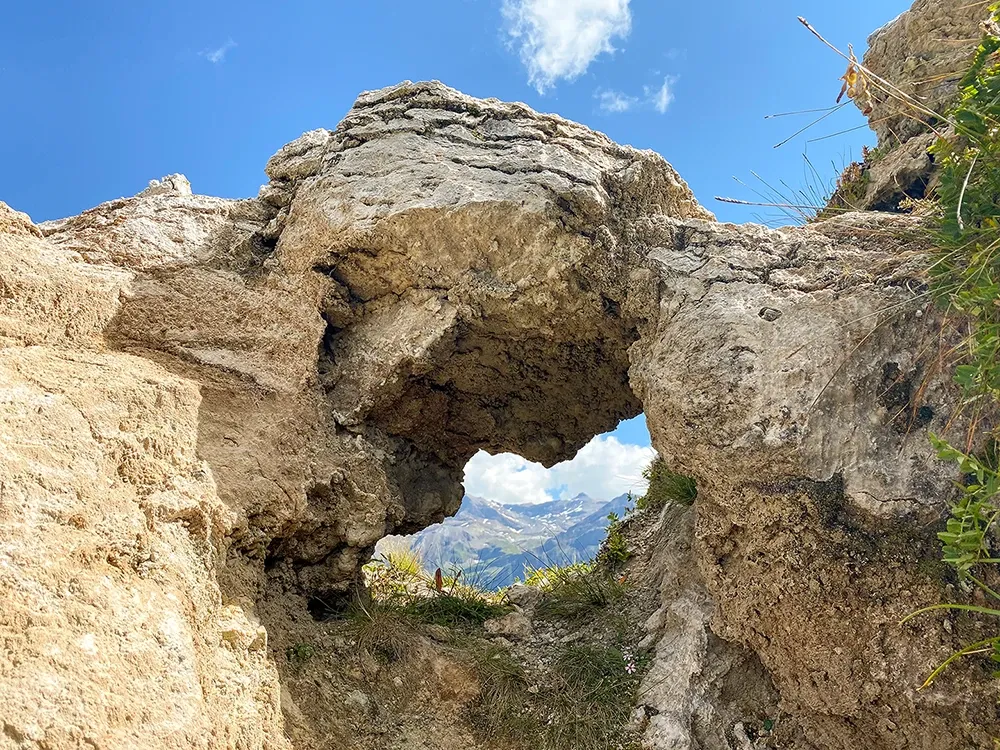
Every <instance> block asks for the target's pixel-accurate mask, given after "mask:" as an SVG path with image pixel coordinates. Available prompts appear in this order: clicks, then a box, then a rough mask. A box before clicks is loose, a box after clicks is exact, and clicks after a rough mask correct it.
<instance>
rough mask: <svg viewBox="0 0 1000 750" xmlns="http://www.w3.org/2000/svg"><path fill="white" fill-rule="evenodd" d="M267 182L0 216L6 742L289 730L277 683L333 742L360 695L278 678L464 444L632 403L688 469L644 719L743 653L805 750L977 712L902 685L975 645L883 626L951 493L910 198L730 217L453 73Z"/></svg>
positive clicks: (514, 447)
mask: <svg viewBox="0 0 1000 750" xmlns="http://www.w3.org/2000/svg"><path fill="white" fill-rule="evenodd" d="M267 172H268V175H269V176H270V177H271V182H270V184H269V185H267V186H265V188H263V190H262V192H261V195H260V198H259V199H258V200H253V201H223V200H219V199H213V198H206V197H203V196H194V195H189V194H187V190H186V189H185V187H184V184H185V183H184V182H182V181H180V180H179V179H175V178H173V177H171V178H168V179H166V180H165V181H164V182H162V183H161V184H159V185H156V186H154V188H156V189H154V190H151V191H144V192H143V193H142V194H140V195H139V196H136V197H133V198H127V199H121V200H119V201H112V202H110V203H106V204H103V205H102V206H99V207H97V208H96V209H93V210H91V211H88V212H85V213H84V214H83V215H81V216H79V217H75V218H72V219H66V220H63V221H60V222H51V223H48V224H45V225H43V226H42V227H41V232H42V233H43V234H44V235H45V237H44V238H41V237H39V236H38V235H37V233H36V232H35V231H33V230H32V228H31V225H30V223H28V222H27V220H26V219H25V218H24V217H22V216H19V215H15V214H13V213H11V212H7V211H6V210H5V211H4V212H3V213H2V214H0V216H2V217H6V218H4V219H3V221H4V222H5V223H4V224H3V226H5V227H8V228H9V231H6V233H5V234H3V235H0V279H2V280H3V287H0V288H2V289H4V290H6V289H11V290H16V294H7V293H4V294H3V295H2V296H0V326H2V327H0V336H2V338H0V344H2V347H3V348H0V393H3V394H6V395H5V396H4V398H3V400H0V415H2V419H3V422H2V427H0V434H3V435H4V439H5V442H4V444H3V445H2V453H0V488H2V491H3V495H2V498H3V501H2V502H3V504H2V505H0V529H2V534H0V540H2V542H3V543H2V545H0V555H4V556H6V557H0V563H2V564H0V585H2V586H3V587H4V590H3V592H2V597H3V601H4V602H5V608H4V609H3V610H2V611H0V642H2V643H4V650H2V651H0V706H4V707H5V708H6V707H7V706H13V707H14V708H13V709H8V712H9V715H10V716H11V717H12V718H7V716H4V717H3V718H4V721H5V722H6V725H5V727H13V729H6V730H5V731H6V733H7V736H6V737H5V738H4V741H7V737H10V738H12V739H11V740H10V742H9V743H8V744H10V743H13V742H16V743H18V744H17V745H14V746H15V747H19V748H20V747H38V748H40V747H45V744H43V743H47V744H48V746H50V747H51V746H56V747H58V746H60V745H63V746H68V747H75V746H82V745H83V744H84V743H85V742H86V741H87V738H91V739H93V740H94V741H95V742H98V743H103V745H104V746H105V747H108V748H110V749H111V750H117V748H125V747H134V746H137V743H139V745H138V746H143V747H149V748H161V747H162V748H170V747H213V748H214V747H219V748H221V747H240V748H243V747H246V748H265V747H274V748H280V747H287V746H288V741H287V740H286V738H285V735H284V731H283V727H282V717H281V716H280V715H279V714H278V707H279V705H280V704H281V703H283V704H284V706H285V711H286V714H287V717H288V722H289V725H290V726H292V727H293V733H294V734H295V736H296V737H309V738H311V739H309V741H308V742H309V744H308V745H307V746H310V747H311V746H314V745H315V746H322V742H323V739H322V738H323V736H324V735H323V732H321V731H319V730H318V729H314V728H311V727H310V726H309V722H310V721H311V720H312V719H311V718H310V717H315V716H326V715H328V714H329V713H330V712H333V711H342V710H343V709H344V700H345V697H346V696H345V695H342V694H339V693H338V692H337V691H336V690H332V689H331V690H318V691H312V692H310V693H309V694H310V695H314V694H315V696H316V697H315V700H314V702H315V705H309V706H303V705H302V704H303V698H302V694H301V693H299V694H297V695H295V696H293V697H292V698H290V699H288V700H284V701H281V700H280V696H281V691H280V689H279V686H278V682H277V670H276V667H275V659H277V660H279V661H280V659H281V658H283V653H284V652H283V650H282V649H284V648H287V647H288V646H293V645H294V643H296V642H298V641H292V640H290V634H291V632H292V631H293V630H294V631H295V633H297V634H299V635H298V636H297V637H303V636H302V634H305V635H308V634H309V633H310V632H313V633H315V632H316V631H317V629H319V628H320V627H321V626H320V625H318V624H316V623H315V622H313V620H312V617H311V615H315V616H320V617H322V616H324V615H325V614H326V613H327V612H328V611H335V608H336V607H337V606H339V605H340V604H342V603H343V596H344V594H345V592H347V591H348V590H349V588H350V586H351V585H352V583H354V582H355V580H356V577H357V574H358V568H359V566H360V565H361V564H362V563H363V562H364V561H365V560H366V558H367V556H368V555H369V553H370V551H371V549H372V547H373V546H374V544H375V542H376V541H378V540H379V539H380V538H382V537H383V536H385V535H387V534H390V533H394V532H395V533H406V532H408V531H412V530H415V529H418V528H422V527H424V526H426V525H428V524H430V523H433V522H435V521H437V520H440V519H441V518H442V517H443V515H444V514H446V513H452V512H454V511H455V510H457V507H458V502H459V499H460V497H461V485H460V480H461V472H462V468H463V466H464V464H465V462H466V461H467V460H468V459H469V458H470V457H471V456H472V455H473V454H474V453H475V452H476V451H477V450H480V449H486V450H490V451H503V450H511V451H515V452H518V453H521V454H522V455H524V456H526V457H528V458H533V459H537V460H541V461H544V462H546V463H552V462H555V461H558V460H560V459H563V458H568V457H570V456H571V455H573V453H574V452H575V451H576V450H577V449H579V448H580V447H581V446H583V445H584V444H585V443H586V442H587V441H588V440H589V439H590V438H591V437H592V436H593V435H595V434H597V433H600V432H603V431H606V430H608V429H610V428H612V427H614V426H615V424H616V423H617V422H618V420H620V419H622V418H624V417H630V416H633V415H635V414H637V413H638V412H639V411H640V409H643V410H645V412H646V416H647V420H648V423H649V426H650V430H651V434H652V437H653V442H654V445H655V446H656V447H657V449H658V450H659V451H660V452H661V453H662V454H663V455H664V456H665V457H667V459H668V460H669V462H670V464H671V465H672V466H673V467H674V468H676V469H678V470H681V471H684V472H686V473H689V474H691V475H692V476H695V477H696V478H697V479H698V482H699V499H698V504H697V506H696V510H695V514H696V516H697V518H696V520H695V521H694V528H695V536H694V539H693V541H692V543H691V544H690V546H689V547H688V548H685V549H682V550H681V549H676V548H675V547H673V546H671V545H673V544H674V542H675V541H676V539H674V538H672V537H670V534H669V532H668V530H667V527H664V530H663V532H662V534H663V536H662V543H663V548H664V550H665V552H664V554H663V555H661V556H660V558H659V559H660V560H661V563H662V565H663V568H664V571H663V582H662V583H661V594H662V597H663V598H662V601H661V604H662V608H661V615H662V617H661V618H660V619H659V620H658V621H657V623H653V624H652V625H651V627H650V636H651V642H652V641H655V642H656V644H657V646H656V648H657V653H658V654H659V658H660V660H663V659H669V658H671V657H670V653H671V649H672V648H673V646H671V645H670V644H671V643H674V644H675V645H676V647H677V648H682V649H683V652H684V654H685V657H684V659H683V660H678V662H677V664H676V665H675V666H676V668H675V669H672V670H671V669H667V666H668V665H664V664H660V665H658V666H654V671H656V670H660V671H659V672H657V673H658V674H660V673H662V674H668V675H672V679H674V678H676V680H677V682H676V684H675V687H676V686H680V688H679V689H676V690H674V691H673V692H671V691H669V690H666V691H663V690H661V691H659V692H658V693H655V695H654V694H651V695H650V697H649V705H651V706H654V704H655V706H654V707H656V709H657V710H658V711H660V714H661V715H663V716H664V719H663V720H660V721H654V720H652V719H651V721H650V724H649V727H647V728H648V729H649V731H650V732H651V734H649V736H650V737H651V738H654V739H653V741H654V743H659V745H660V746H664V747H666V746H670V744H669V743H670V742H674V740H675V739H677V738H680V740H678V741H687V742H689V743H691V742H693V741H694V740H695V739H697V738H698V735H697V734H696V733H693V729H692V727H694V725H695V724H696V723H697V722H698V721H700V720H701V717H713V716H714V717H721V718H719V721H722V722H723V723H726V725H727V726H728V725H729V724H728V722H729V721H730V720H731V719H733V720H734V719H735V718H738V717H736V716H735V715H734V714H733V712H732V710H730V709H731V706H730V704H728V703H726V701H725V700H723V699H721V698H720V697H719V696H721V695H723V693H725V690H724V689H723V688H725V687H726V685H727V683H726V682H725V678H724V677H719V678H718V679H715V676H712V675H713V674H714V673H712V670H713V669H718V670H720V671H725V668H726V665H730V666H732V665H737V666H738V665H743V666H740V667H739V668H738V669H736V671H734V672H733V674H734V675H744V676H746V679H754V680H759V683H760V684H758V685H755V686H754V689H757V688H760V690H761V691H762V692H763V693H767V691H768V690H770V689H771V688H770V686H771V685H772V684H773V687H774V689H775V690H776V691H777V692H778V694H779V696H780V701H781V708H782V711H783V712H785V715H786V716H787V720H786V721H787V724H788V726H789V727H790V730H789V731H790V732H792V734H791V735H789V736H794V741H795V742H799V746H801V747H810V746H817V747H875V748H881V747H897V746H915V747H926V748H951V747H955V748H959V747H963V748H964V747H967V746H969V745H975V744H976V743H978V742H980V741H981V740H982V739H983V737H984V736H985V733H986V732H988V731H991V728H992V727H993V726H994V724H993V723H991V722H995V718H994V719H982V717H981V716H980V715H979V714H977V713H976V712H977V711H981V710H983V709H984V706H985V705H987V704H988V701H985V702H984V698H983V696H982V695H981V694H979V693H977V692H976V691H975V690H973V689H970V690H969V691H968V693H967V695H965V696H963V697H965V698H967V699H968V700H967V702H966V704H965V705H964V706H963V707H960V708H956V705H955V700H954V699H953V696H954V691H951V692H949V691H948V689H947V688H938V687H936V686H935V687H932V688H931V689H929V690H927V691H924V692H922V693H920V694H917V693H916V692H915V685H916V681H917V680H918V678H919V676H920V675H922V674H926V670H927V669H928V668H929V666H930V665H932V664H934V663H935V661H936V660H939V659H940V658H941V657H942V654H946V653H947V650H948V649H949V648H954V646H955V645H956V643H957V640H956V638H955V637H954V636H949V635H948V634H935V637H934V638H928V637H927V634H926V631H922V630H920V629H913V628H901V627H900V626H899V625H898V621H899V619H900V617H901V615H902V614H903V613H905V612H906V611H909V610H912V609H915V608H916V607H917V606H920V605H922V604H926V603H928V600H929V599H932V598H933V597H934V596H935V595H936V594H937V593H938V591H939V586H938V585H937V584H935V582H934V580H933V579H932V578H931V576H930V574H929V573H928V572H927V570H926V569H925V568H921V566H920V559H922V558H921V555H925V552H926V550H927V549H929V547H928V545H931V546H933V545H934V544H936V543H935V542H934V539H933V529H934V527H933V521H934V519H936V518H937V517H938V516H939V515H940V513H941V511H942V509H943V508H944V505H945V498H946V489H947V487H948V486H949V482H950V479H951V477H950V475H949V473H948V471H947V469H945V468H943V467H942V466H941V465H939V464H937V463H936V462H935V461H934V460H933V459H932V455H931V451H930V446H929V443H928V441H927V440H926V432H927V430H928V429H934V430H937V431H942V430H946V429H947V427H948V425H950V424H951V417H952V416H953V414H952V412H953V404H954V394H953V393H952V392H951V391H950V390H949V387H948V386H947V380H948V378H947V376H946V375H944V374H942V373H940V372H938V371H937V370H935V369H934V367H935V362H936V361H937V360H936V350H935V348H934V344H935V343H936V342H938V340H939V334H940V321H939V320H938V319H937V318H936V317H935V315H934V313H933V310H932V309H929V308H927V306H926V299H925V297H923V296H921V290H922V286H921V285H922V284H923V274H922V271H921V269H922V268H923V265H924V260H923V259H922V253H923V250H924V248H923V246H922V244H921V241H920V236H921V235H920V232H919V226H918V225H917V224H916V223H914V222H913V221H910V220H906V219H898V218H897V219H893V218H886V217H877V216H875V217H872V216H868V215H849V216H846V217H843V218H840V219H838V220H836V221H829V222H824V223H821V224H817V225H814V226H812V227H810V228H806V229H783V230H777V231H775V230H767V229H765V228H762V227H756V226H744V227H736V226H733V225H724V224H717V223H715V222H714V221H712V217H711V215H710V214H709V213H708V212H706V211H705V210H704V209H702V208H701V207H700V206H698V205H697V203H696V202H695V200H694V198H693V196H692V194H691V192H690V190H689V189H688V188H687V186H686V185H685V184H684V182H683V181H682V180H681V179H680V177H679V176H678V175H677V174H676V172H675V171H674V170H673V169H672V168H671V167H670V166H669V165H668V164H667V163H666V162H665V161H664V160H663V159H662V158H661V157H659V156H658V155H655V154H652V153H650V152H645V151H637V150H634V149H630V148H627V147H622V146H618V145H616V144H614V143H612V142H611V141H610V140H608V139H607V138H606V137H604V136H602V135H600V134H597V133H593V132H591V131H589V130H587V129H585V128H583V127H582V126H580V125H577V124H574V123H569V122H567V121H565V120H562V119H561V118H558V117H555V116H550V115H540V114H537V113H535V112H533V111H531V110H530V109H528V108H527V107H525V106H524V105H520V104H505V103H501V102H497V101H495V100H477V99H473V98H471V97H467V96H465V95H462V94H460V93H458V92H455V91H453V90H451V89H448V88H447V87H445V86H443V85H441V84H438V83H421V84H411V83H406V84H401V85H400V86H396V87H393V88H391V89H386V90H383V91H379V92H371V93H367V94H364V95H362V96H361V97H360V98H359V100H358V103H357V104H356V105H355V108H354V109H353V110H352V111H351V113H349V115H348V116H347V118H346V119H345V120H344V122H343V123H342V124H341V125H340V127H338V128H337V130H335V131H332V132H330V131H313V132H311V133H308V134H306V135H305V136H303V138H302V139H300V140H299V141H296V142H295V143H293V144H290V145H289V146H286V147H285V148H284V149H282V151H280V152H279V153H278V154H277V155H276V156H275V157H273V158H272V159H271V161H270V162H269V163H268V167H267ZM953 427H954V428H955V429H958V428H959V427H960V425H957V424H956V425H953ZM689 521H690V519H689ZM682 527H683V524H679V525H675V526H674V527H673V528H682ZM674 553H676V554H674ZM678 566H684V570H683V576H679V574H678V573H677V568H678ZM671 575H676V576H678V580H676V581H669V580H667V578H668V577H669V576H671ZM657 577H658V576H653V578H657ZM261 601H262V602H266V606H262V607H259V608H258V607H257V606H256V605H255V602H261ZM258 610H259V613H258ZM310 610H311V612H310ZM258 616H259V617H260V618H261V619H260V621H259V622H258V621H257V619H256V618H257V617H258ZM4 618H6V619H4ZM720 637H721V638H723V639H725V640H726V641H728V643H726V644H720V643H719V638H720ZM664 638H666V639H667V640H664ZM671 638H673V639H674V640H673V641H671V640H670V639H671ZM275 644H277V645H275ZM838 649H839V651H838ZM3 660H6V661H3ZM748 665H749V666H748ZM376 666H377V665H376ZM743 667H746V669H744V668H743ZM751 667H752V668H751ZM332 668H333V667H328V670H329V669H332ZM664 670H666V671H664ZM319 674H322V672H319ZM285 679H288V677H287V676H286V678H285ZM401 679H402V677H401ZM463 695H465V693H463ZM693 698H697V701H698V704H697V706H695V704H694V703H691V702H689V703H684V704H682V703H681V702H683V701H688V700H689V699H693ZM466 699H471V698H469V697H468V696H465V697H463V698H462V700H463V701H465V700H466ZM887 716H888V717H891V718H890V719H888V720H887V719H886V717H887ZM956 717H958V719H956ZM331 736H333V735H331ZM337 736H339V735H337ZM345 736H349V732H346V733H345ZM703 736H704V737H708V739H706V740H705V741H706V742H707V743H709V745H708V746H714V745H712V743H721V742H722V741H723V740H722V739H720V738H719V736H718V735H711V733H709V734H704V733H703ZM657 737H658V738H659V739H656V738H657ZM137 738H139V739H137ZM671 738H673V739H671ZM790 741H791V740H790ZM810 743H811V745H810ZM718 746H720V747H721V744H720V745H718ZM789 746H792V745H789Z"/></svg>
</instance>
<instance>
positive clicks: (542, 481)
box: [465, 435, 655, 505]
mask: <svg viewBox="0 0 1000 750" xmlns="http://www.w3.org/2000/svg"><path fill="white" fill-rule="evenodd" d="M654 455H655V451H654V450H653V449H652V448H650V447H648V446H647V447H641V446H638V445H631V444H628V443H620V442H619V441H618V439H617V438H616V437H614V436H613V435H598V436H597V437H595V438H594V439H593V440H591V441H590V442H589V443H587V445H585V446H584V447H583V448H581V449H580V451H579V452H578V453H577V454H576V456H574V457H573V458H572V459H571V460H569V461H563V462H562V463H558V464H556V465H555V466H553V467H552V468H551V469H546V468H545V467H544V466H542V465H541V464H537V463H534V462H532V461H527V460H525V459H523V458H521V457H520V456H515V455H514V454H512V453H501V454H500V455H497V456H491V455H490V454H488V453H486V452H485V451H480V452H479V453H477V454H476V455H475V456H473V457H472V459H471V460H470V461H469V463H468V464H466V466H465V491H466V492H467V493H468V494H470V495H476V496H478V497H485V498H488V499H490V500H495V501H497V502H501V503H506V504H511V505H514V504H518V503H541V502H545V501H546V500H552V499H554V498H559V497H573V496H575V495H578V494H580V493H581V492H585V493H586V494H588V495H590V496H591V497H593V498H596V499H598V500H610V499H611V498H613V497H617V496H618V495H621V494H623V493H625V492H628V491H632V492H633V493H636V494H642V493H643V492H645V491H646V484H645V481H644V480H643V478H642V470H643V469H644V468H645V467H646V465H647V464H648V463H649V462H650V461H651V460H652V458H653V456H654Z"/></svg>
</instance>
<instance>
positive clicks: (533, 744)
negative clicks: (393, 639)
mask: <svg viewBox="0 0 1000 750" xmlns="http://www.w3.org/2000/svg"><path fill="white" fill-rule="evenodd" d="M474 662H475V669H476V672H477V674H478V676H479V680H480V684H481V686H482V693H481V695H480V697H479V699H478V700H477V701H476V703H475V704H474V706H473V707H472V716H471V718H472V723H473V726H474V727H476V729H477V730H478V732H479V733H480V734H481V735H482V737H483V738H484V739H486V740H489V741H491V742H497V741H498V740H501V741H504V742H506V743H509V744H512V745H514V746H515V747H522V748H525V749H526V750H607V749H608V748H623V749H625V748H638V742H637V738H634V737H630V736H629V735H628V733H627V732H626V730H625V726H626V724H627V723H628V721H629V718H630V716H631V712H632V709H633V707H634V705H635V701H636V692H637V690H638V687H639V683H640V681H641V679H642V674H643V672H644V667H645V664H644V662H643V660H641V659H639V658H637V657H635V656H633V655H632V654H631V653H630V652H628V651H627V650H623V649H621V648H620V647H617V646H611V647H609V646H603V645H594V644H590V645H570V646H565V647H563V648H562V649H561V650H560V651H559V652H558V653H557V654H556V656H555V658H554V659H553V663H552V665H551V667H550V669H549V670H548V671H547V673H546V677H545V680H546V681H545V684H544V685H540V686H535V689H534V691H532V690H529V684H528V679H527V676H526V675H525V672H524V668H523V667H522V666H521V664H520V663H519V662H518V661H517V659H516V658H515V657H514V656H513V655H512V654H511V653H510V652H509V651H507V650H506V649H503V648H500V647H498V646H494V645H488V646H486V647H484V648H483V649H481V650H480V651H478V652H477V653H476V654H475V658H474Z"/></svg>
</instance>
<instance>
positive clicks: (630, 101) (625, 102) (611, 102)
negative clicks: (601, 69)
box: [594, 89, 639, 113]
mask: <svg viewBox="0 0 1000 750" xmlns="http://www.w3.org/2000/svg"><path fill="white" fill-rule="evenodd" d="M594 98H596V99H597V104H598V106H599V107H600V108H601V111H602V112H616V113H617V112H628V111H629V110H630V109H632V107H634V106H635V105H636V104H637V103H638V102H639V100H638V99H637V98H636V97H634V96H628V95H627V94H623V93H622V92H621V91H614V90H613V89H604V90H598V91H596V92H595V93H594Z"/></svg>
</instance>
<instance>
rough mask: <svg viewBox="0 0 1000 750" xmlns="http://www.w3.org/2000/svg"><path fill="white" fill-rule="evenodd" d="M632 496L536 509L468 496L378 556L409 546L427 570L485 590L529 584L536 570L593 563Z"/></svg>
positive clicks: (579, 499) (388, 541)
mask: <svg viewBox="0 0 1000 750" xmlns="http://www.w3.org/2000/svg"><path fill="white" fill-rule="evenodd" d="M629 505H630V500H629V495H628V494H624V495H619V496H618V497H616V498H614V499H612V500H595V499H594V498H592V497H590V496H588V495H585V494H580V495H577V496H575V497H572V498H568V499H560V500H552V501H549V502H545V503H538V504H533V505H504V504H501V503H498V502H495V501H493V500H488V499H486V498H482V497H474V496H472V495H466V496H465V498H463V500H462V507H461V508H460V509H459V511H458V513H457V514H456V515H455V516H453V517H451V518H446V519H445V520H444V522H443V523H438V524H434V525H433V526H428V527H427V528H426V529H424V530H423V531H421V532H420V533H418V534H414V535H413V536H409V537H401V536H390V537H386V538H385V539H383V540H382V541H381V542H379V545H378V547H376V556H377V555H378V554H380V553H384V552H385V551H386V550H389V549H393V548H397V549H398V548H399V547H401V546H402V547H409V548H410V549H412V550H413V551H414V552H416V553H418V554H419V555H420V557H421V559H422V560H423V563H424V566H425V567H426V568H428V569H429V570H431V571H433V570H434V569H435V568H438V567H440V568H441V569H442V570H443V571H445V572H446V573H447V572H448V571H451V570H455V569H459V570H461V571H462V572H463V577H464V578H465V579H466V580H467V581H468V582H472V583H476V584H478V585H480V586H483V587H486V588H491V589H494V588H500V587H503V586H508V585H510V584H511V583H513V582H514V581H515V580H516V579H520V580H524V579H525V577H526V571H527V574H530V572H531V570H533V569H535V568H539V567H545V566H548V565H557V564H558V565H567V564H569V563H574V562H581V561H586V560H590V559H591V558H593V557H594V555H596V554H597V550H598V548H599V546H600V543H601V541H602V540H603V539H604V536H605V532H606V529H607V526H608V514H610V513H617V514H618V515H624V513H625V509H626V507H628V506H629Z"/></svg>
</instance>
